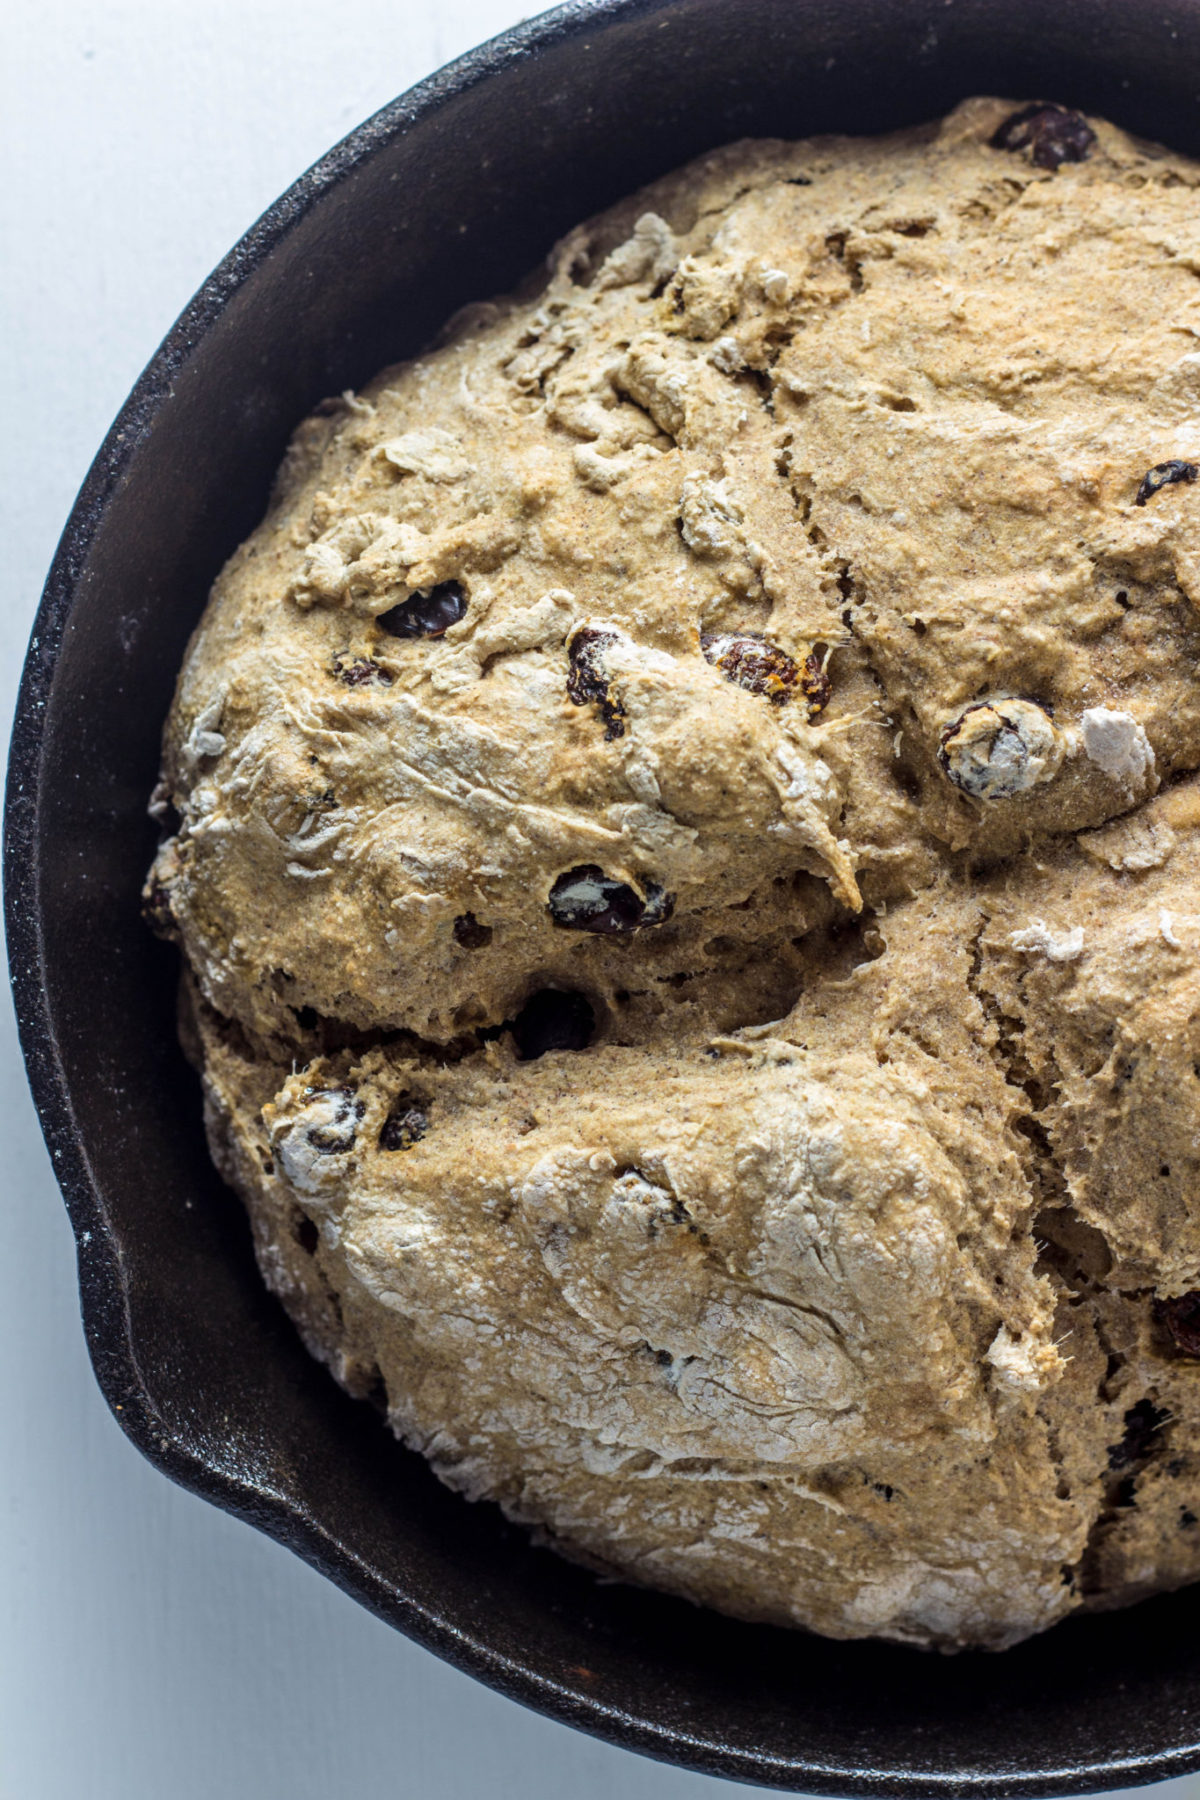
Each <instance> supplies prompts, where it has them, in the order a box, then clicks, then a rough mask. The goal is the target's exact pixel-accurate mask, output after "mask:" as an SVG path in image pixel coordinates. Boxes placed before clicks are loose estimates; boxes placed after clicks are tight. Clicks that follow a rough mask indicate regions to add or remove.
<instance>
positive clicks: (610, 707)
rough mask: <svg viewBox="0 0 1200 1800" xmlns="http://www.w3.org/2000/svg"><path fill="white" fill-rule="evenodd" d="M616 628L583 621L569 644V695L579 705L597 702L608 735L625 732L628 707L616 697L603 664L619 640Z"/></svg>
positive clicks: (617, 735)
mask: <svg viewBox="0 0 1200 1800" xmlns="http://www.w3.org/2000/svg"><path fill="white" fill-rule="evenodd" d="M616 641H617V634H616V632H615V631H600V630H598V629H597V628H596V627H595V626H594V625H581V626H580V627H579V629H578V631H576V632H574V633H573V635H572V637H571V642H570V644H569V645H568V648H567V655H568V658H569V660H570V668H569V670H568V672H567V699H568V700H570V701H571V702H572V703H573V704H574V705H575V706H591V705H594V706H595V707H596V708H597V710H598V712H599V714H600V717H601V718H602V719H603V721H604V736H605V738H606V739H607V740H608V741H609V742H611V741H612V739H613V738H619V737H624V735H625V723H624V721H625V708H624V707H623V706H622V705H621V702H620V701H619V700H617V699H615V698H614V696H613V693H612V690H611V688H610V687H609V684H608V679H607V677H606V675H605V673H604V668H603V660H602V659H603V654H604V651H605V649H606V648H607V646H608V645H609V644H615V643H616Z"/></svg>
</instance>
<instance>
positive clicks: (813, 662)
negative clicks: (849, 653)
mask: <svg viewBox="0 0 1200 1800" xmlns="http://www.w3.org/2000/svg"><path fill="white" fill-rule="evenodd" d="M829 657H830V651H829V649H828V647H827V646H826V645H824V644H817V645H815V646H814V647H813V649H811V650H810V651H809V653H808V655H807V656H806V657H805V659H804V663H803V666H802V667H801V670H800V692H801V693H802V694H803V695H804V698H805V700H806V701H807V702H808V716H809V718H810V719H815V718H816V716H817V714H818V713H819V712H824V710H825V708H826V707H827V706H828V705H829V697H830V695H831V694H832V692H833V686H832V683H831V682H830V679H829Z"/></svg>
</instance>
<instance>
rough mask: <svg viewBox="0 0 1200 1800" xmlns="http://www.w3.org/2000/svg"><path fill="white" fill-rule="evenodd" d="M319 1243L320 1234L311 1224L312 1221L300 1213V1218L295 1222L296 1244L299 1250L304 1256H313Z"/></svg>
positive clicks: (305, 1214)
mask: <svg viewBox="0 0 1200 1800" xmlns="http://www.w3.org/2000/svg"><path fill="white" fill-rule="evenodd" d="M320 1241H321V1234H320V1232H319V1231H318V1230H317V1228H316V1226H315V1225H314V1224H313V1222H312V1220H311V1219H310V1218H309V1217H308V1215H307V1213H301V1214H300V1217H299V1218H298V1219H297V1220H296V1242H297V1243H298V1244H299V1246H300V1248H301V1249H302V1250H303V1251H304V1252H305V1253H306V1255H308V1256H315V1255H316V1253H317V1245H318V1244H319V1243H320Z"/></svg>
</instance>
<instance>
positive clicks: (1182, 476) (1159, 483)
mask: <svg viewBox="0 0 1200 1800" xmlns="http://www.w3.org/2000/svg"><path fill="white" fill-rule="evenodd" d="M1198 473H1200V470H1197V468H1196V464H1195V463H1190V462H1178V461H1175V460H1173V461H1171V462H1163V463H1155V465H1154V467H1153V468H1152V469H1147V470H1146V473H1145V474H1144V475H1143V476H1142V481H1141V486H1140V487H1139V488H1138V491H1137V493H1136V495H1135V496H1134V501H1133V504H1134V505H1135V506H1145V504H1146V502H1147V500H1149V499H1150V497H1151V495H1152V494H1157V492H1158V490H1159V488H1165V487H1170V486H1171V485H1172V484H1173V483H1174V482H1176V481H1195V479H1196V476H1197V474H1198Z"/></svg>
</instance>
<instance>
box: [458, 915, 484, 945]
mask: <svg viewBox="0 0 1200 1800" xmlns="http://www.w3.org/2000/svg"><path fill="white" fill-rule="evenodd" d="M454 941H455V943H456V944H461V945H462V947H463V949H464V950H482V949H483V948H484V946H485V945H486V944H490V943H491V941H492V928H491V926H490V925H481V924H480V923H479V920H478V919H477V918H476V917H475V914H474V913H469V912H468V913H460V914H459V915H458V918H457V919H455V921H454Z"/></svg>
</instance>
